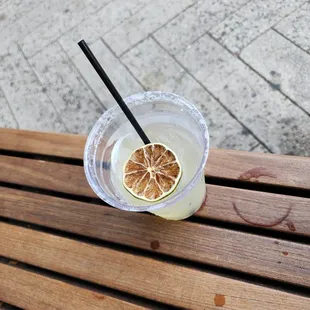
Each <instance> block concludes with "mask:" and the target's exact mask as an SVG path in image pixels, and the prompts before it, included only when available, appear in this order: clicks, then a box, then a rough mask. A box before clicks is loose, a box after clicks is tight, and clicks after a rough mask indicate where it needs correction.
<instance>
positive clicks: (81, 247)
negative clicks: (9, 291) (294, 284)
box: [0, 223, 310, 310]
mask: <svg viewBox="0 0 310 310" xmlns="http://www.w3.org/2000/svg"><path fill="white" fill-rule="evenodd" d="M0 235H1V238H0V255H2V256H5V257H9V258H12V259H16V260H20V261H23V262H26V263H28V264H32V265H36V266H39V267H42V268H46V269H50V270H54V271H56V272H59V273H63V274H67V275H70V276H73V277H77V278H82V279H85V280H88V281H91V282H95V283H98V284H101V285H105V286H108V287H111V288H115V289H118V290H121V291H125V292H129V293H131V294H135V295H139V296H143V297H146V298H149V299H153V300H157V301H160V302H165V303H168V304H172V305H175V306H181V307H185V308H192V309H203V308H212V307H214V306H215V305H219V304H221V305H225V307H227V308H229V309H244V310H245V309H266V310H268V309H282V310H289V309H309V302H310V299H308V298H306V297H301V296H298V295H293V294H289V293H285V292H283V291H277V290H273V289H270V288H267V287H262V286H258V285H253V284H250V283H248V282H241V281H237V280H233V279H230V278H224V277H220V276H217V275H214V274H209V273H206V272H202V271H199V270H196V269H190V268H186V267H182V266H179V265H172V264H168V263H164V262H161V261H157V260H154V259H150V258H146V257H142V256H135V255H132V254H128V253H123V252H120V251H116V250H111V249H107V248H102V247H98V246H94V245H90V244H86V243H82V242H78V241H75V240H72V239H66V238H63V237H58V236H54V235H51V234H46V233H41V232H37V231H33V230H30V229H26V228H21V227H17V226H14V225H8V224H5V223H0Z"/></svg>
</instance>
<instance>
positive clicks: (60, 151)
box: [0, 128, 86, 159]
mask: <svg viewBox="0 0 310 310" xmlns="http://www.w3.org/2000/svg"><path fill="white" fill-rule="evenodd" d="M85 142H86V137H85V136H78V135H72V134H58V133H47V132H39V131H28V130H17V129H9V128H1V129H0V150H1V149H3V150H9V151H18V152H27V153H34V154H40V155H53V156H60V157H66V158H75V159H83V152H84V146H85Z"/></svg>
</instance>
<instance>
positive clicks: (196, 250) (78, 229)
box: [0, 188, 310, 287]
mask: <svg viewBox="0 0 310 310" xmlns="http://www.w3.org/2000/svg"><path fill="white" fill-rule="evenodd" d="M0 197H1V200H2V203H1V204H0V216H3V217H7V218H13V219H17V220H22V221H26V222H30V223H35V224H39V225H42V226H47V227H52V228H56V229H59V230H64V231H68V232H73V233H77V234H81V235H85V236H89V237H94V238H97V239H102V240H107V241H110V242H114V243H119V244H123V245H129V246H133V247H137V248H141V249H145V250H148V251H157V252H159V253H163V254H168V255H171V256H175V257H179V258H185V259H188V260H191V261H196V262H200V263H208V264H213V265H215V266H219V267H226V268H230V269H234V270H238V271H243V272H246V273H252V274H256V275H260V276H265V277H268V278H272V279H277V280H281V281H286V282H291V283H295V284H300V285H305V286H309V287H310V246H307V245H303V244H299V243H294V242H289V241H284V240H277V239H274V238H267V237H262V236H257V235H253V234H246V233H242V232H237V231H232V230H227V229H220V228H216V227H212V226H207V225H201V224H196V223H189V222H178V221H167V220H163V219H161V218H158V217H154V216H151V215H148V214H137V213H132V212H124V211H120V210H117V209H114V208H109V207H104V206H99V205H92V204H86V203H80V202H76V201H70V200H65V199H60V198H56V197H49V196H44V195H39V194H33V193H27V192H22V191H17V190H8V189H5V188H0Z"/></svg>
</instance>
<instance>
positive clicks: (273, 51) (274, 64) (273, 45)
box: [241, 30, 310, 121]
mask: <svg viewBox="0 0 310 310" xmlns="http://www.w3.org/2000/svg"><path fill="white" fill-rule="evenodd" d="M241 58H243V59H244V60H245V61H246V62H247V63H249V64H250V66H252V67H253V68H254V69H255V70H257V71H258V72H259V73H261V74H262V75H263V76H264V77H265V78H266V79H268V80H269V81H270V82H271V83H272V84H273V85H274V86H275V87H276V88H279V89H281V91H282V92H283V93H285V94H286V95H287V96H289V97H290V98H291V99H293V100H294V101H296V102H297V103H298V105H300V106H302V107H303V108H304V109H305V110H307V111H308V112H309V113H310V88H309V85H310V74H309V73H310V55H309V54H307V53H306V52H304V51H303V50H301V49H300V48H298V47H296V46H295V45H294V44H292V43H291V42H289V41H288V40H286V39H285V38H283V37H282V36H281V35H279V34H278V33H277V32H275V31H273V30H269V31H268V32H267V33H265V34H264V35H262V36H261V37H260V38H258V39H257V40H256V41H254V42H253V43H252V44H250V45H249V46H248V47H247V48H246V49H245V50H244V51H243V52H242V54H241ZM309 121H310V119H309Z"/></svg>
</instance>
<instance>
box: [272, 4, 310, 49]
mask: <svg viewBox="0 0 310 310" xmlns="http://www.w3.org/2000/svg"><path fill="white" fill-rule="evenodd" d="M275 29H277V30H278V31H279V32H281V33H282V34H283V35H284V36H286V37H287V38H289V39H290V40H292V41H293V42H294V43H295V44H297V45H298V46H300V47H301V48H303V49H304V50H306V51H308V52H310V3H309V2H307V3H305V4H304V5H303V6H301V7H300V8H299V9H298V10H296V11H295V12H294V13H292V14H290V15H289V16H288V17H286V18H284V19H283V20H282V21H281V22H280V23H279V24H277V25H276V26H275Z"/></svg>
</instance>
